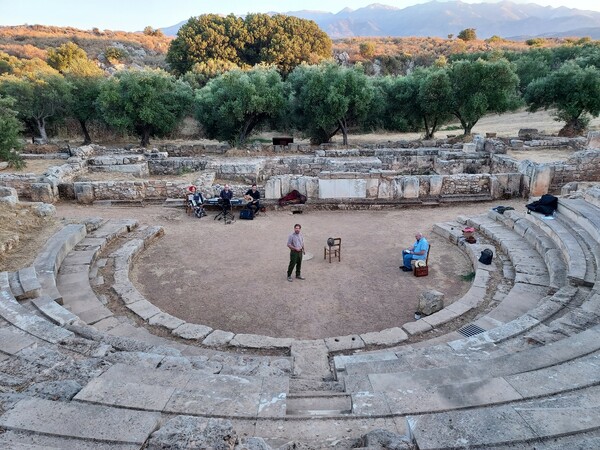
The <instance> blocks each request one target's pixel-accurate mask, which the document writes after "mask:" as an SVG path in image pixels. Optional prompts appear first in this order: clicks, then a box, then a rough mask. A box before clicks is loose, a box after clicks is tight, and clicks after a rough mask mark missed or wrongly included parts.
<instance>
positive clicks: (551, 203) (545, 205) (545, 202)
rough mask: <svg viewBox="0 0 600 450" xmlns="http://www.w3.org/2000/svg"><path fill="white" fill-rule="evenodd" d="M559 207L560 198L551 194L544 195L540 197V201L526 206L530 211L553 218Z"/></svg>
mask: <svg viewBox="0 0 600 450" xmlns="http://www.w3.org/2000/svg"><path fill="white" fill-rule="evenodd" d="M557 207H558V198H556V197H555V196H554V195H550V194H544V195H542V196H541V197H540V199H539V200H536V201H535V202H531V203H529V204H528V205H525V208H527V209H528V210H530V211H533V212H537V213H540V214H543V215H545V216H551V215H552V214H554V211H555V210H556V208H557Z"/></svg>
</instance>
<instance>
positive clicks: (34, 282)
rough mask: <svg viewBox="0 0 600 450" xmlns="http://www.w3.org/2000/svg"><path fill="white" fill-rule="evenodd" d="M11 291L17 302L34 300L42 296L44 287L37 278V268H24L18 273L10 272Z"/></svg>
mask: <svg viewBox="0 0 600 450" xmlns="http://www.w3.org/2000/svg"><path fill="white" fill-rule="evenodd" d="M8 281H9V283H10V289H11V291H12V293H13V295H14V296H15V298H16V299H17V300H24V299H28V298H34V297H37V296H38V295H40V291H41V289H42V286H41V285H40V282H39V280H38V278H37V273H36V272H35V267H24V268H22V269H20V270H18V271H17V272H9V274H8Z"/></svg>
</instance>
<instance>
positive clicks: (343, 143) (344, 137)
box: [338, 119, 348, 145]
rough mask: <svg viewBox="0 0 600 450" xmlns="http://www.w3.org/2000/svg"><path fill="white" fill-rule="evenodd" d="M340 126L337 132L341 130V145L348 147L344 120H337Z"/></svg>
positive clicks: (346, 128)
mask: <svg viewBox="0 0 600 450" xmlns="http://www.w3.org/2000/svg"><path fill="white" fill-rule="evenodd" d="M339 123H340V126H339V127H338V130H342V145H348V126H347V125H346V121H345V120H344V119H340V120H339Z"/></svg>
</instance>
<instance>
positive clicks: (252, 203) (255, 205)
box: [244, 183, 260, 215]
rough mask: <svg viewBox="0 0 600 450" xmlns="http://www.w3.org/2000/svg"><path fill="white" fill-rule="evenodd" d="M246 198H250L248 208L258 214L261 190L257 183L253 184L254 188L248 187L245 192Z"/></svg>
mask: <svg viewBox="0 0 600 450" xmlns="http://www.w3.org/2000/svg"><path fill="white" fill-rule="evenodd" d="M244 198H245V199H246V200H248V204H247V205H246V208H248V209H251V210H253V211H254V215H257V214H258V210H259V209H260V202H259V200H260V192H259V191H258V189H257V187H256V183H254V184H252V188H250V189H248V190H247V191H246V193H245V194H244Z"/></svg>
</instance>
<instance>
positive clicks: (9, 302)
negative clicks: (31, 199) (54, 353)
mask: <svg viewBox="0 0 600 450" xmlns="http://www.w3.org/2000/svg"><path fill="white" fill-rule="evenodd" d="M3 273H4V274H5V273H6V272H0V285H1V284H2V281H1V279H2V274H3ZM0 317H2V318H3V319H4V320H6V321H7V322H8V323H10V324H12V325H14V326H15V327H17V328H19V329H21V330H23V331H25V332H26V333H29V334H31V335H32V336H35V337H38V338H40V339H42V340H44V341H47V342H51V343H54V344H56V343H58V342H60V341H62V340H64V339H67V338H69V337H72V336H73V333H72V332H70V331H67V330H65V329H64V328H60V327H58V326H56V325H53V324H51V323H50V322H48V321H47V320H44V319H42V318H41V317H39V316H37V315H35V314H34V313H32V312H31V311H29V310H28V309H27V308H25V307H23V306H22V305H20V304H19V303H18V302H17V300H16V299H15V298H14V297H13V296H12V294H11V292H10V291H9V290H8V289H6V288H1V287H0Z"/></svg>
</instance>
